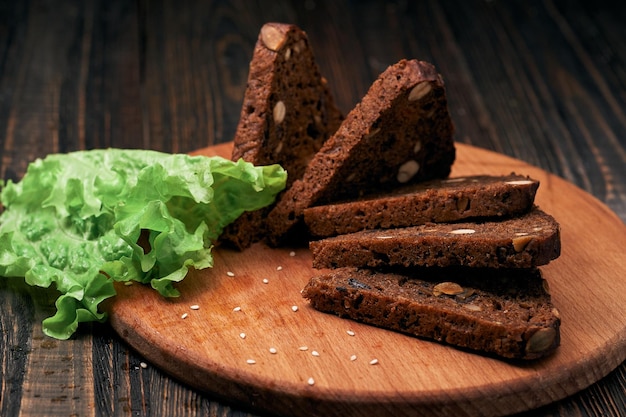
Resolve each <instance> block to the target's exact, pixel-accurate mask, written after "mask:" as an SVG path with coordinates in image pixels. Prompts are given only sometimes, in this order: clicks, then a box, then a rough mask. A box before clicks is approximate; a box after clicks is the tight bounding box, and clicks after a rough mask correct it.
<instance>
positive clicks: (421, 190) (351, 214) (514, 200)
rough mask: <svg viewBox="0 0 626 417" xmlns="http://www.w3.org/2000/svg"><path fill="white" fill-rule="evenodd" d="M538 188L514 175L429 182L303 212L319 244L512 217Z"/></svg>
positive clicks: (528, 204)
mask: <svg viewBox="0 0 626 417" xmlns="http://www.w3.org/2000/svg"><path fill="white" fill-rule="evenodd" d="M538 187H539V181H537V180H533V179H532V178H529V177H525V176H522V175H516V174H510V175H504V176H491V175H478V176H468V177H457V178H449V179H438V180H431V181H426V182H422V183H417V184H411V185H408V186H404V187H399V188H397V189H393V190H391V191H389V192H384V193H376V194H374V195H370V196H365V197H363V198H359V199H355V200H349V201H344V202H340V203H332V204H326V205H322V206H316V207H310V208H307V209H305V210H304V223H305V224H306V226H307V229H308V231H309V233H310V234H311V236H313V237H315V238H318V237H330V236H335V235H342V234H346V233H354V232H358V231H360V230H366V229H391V228H398V227H407V226H417V225H421V224H425V223H450V222H456V221H459V220H464V219H477V218H486V217H489V218H492V219H493V218H507V217H514V216H518V215H521V214H523V213H526V212H528V211H529V210H530V209H531V208H532V207H533V203H534V201H535V194H536V193H537V188H538Z"/></svg>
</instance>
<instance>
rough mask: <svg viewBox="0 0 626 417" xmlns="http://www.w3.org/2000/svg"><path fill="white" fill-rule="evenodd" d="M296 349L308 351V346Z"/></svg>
mask: <svg viewBox="0 0 626 417" xmlns="http://www.w3.org/2000/svg"><path fill="white" fill-rule="evenodd" d="M298 349H300V350H302V351H304V350H309V347H308V346H300V347H299V348H298Z"/></svg>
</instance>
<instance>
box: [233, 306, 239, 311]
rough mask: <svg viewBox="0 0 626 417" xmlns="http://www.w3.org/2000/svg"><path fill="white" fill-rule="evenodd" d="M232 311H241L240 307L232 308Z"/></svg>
mask: <svg viewBox="0 0 626 417" xmlns="http://www.w3.org/2000/svg"><path fill="white" fill-rule="evenodd" d="M233 311H241V307H239V306H237V307H235V308H233Z"/></svg>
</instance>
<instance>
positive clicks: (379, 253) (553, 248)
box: [309, 207, 561, 268]
mask: <svg viewBox="0 0 626 417" xmlns="http://www.w3.org/2000/svg"><path fill="white" fill-rule="evenodd" d="M309 247H310V249H311V253H312V256H313V267H314V268H337V267H343V266H351V267H370V268H377V267H387V266H404V267H411V266H423V267H428V266H435V267H449V266H464V267H471V268H481V267H482V268H531V267H536V266H540V265H545V264H547V263H549V262H550V261H551V260H553V259H556V258H557V257H558V256H559V255H560V252H561V239H560V228H559V224H558V223H557V222H556V220H555V219H554V218H553V217H552V216H550V215H549V214H547V213H545V212H543V211H541V210H540V209H539V208H536V207H535V208H533V209H532V210H531V211H530V212H529V213H527V214H524V215H522V216H519V217H514V218H511V219H506V220H502V221H485V222H461V223H439V224H435V223H429V224H425V225H421V226H414V227H406V228H398V229H389V230H382V229H375V230H364V231H361V232H356V233H350V234H346V235H340V236H335V237H330V238H326V239H321V240H317V241H311V242H310V244H309Z"/></svg>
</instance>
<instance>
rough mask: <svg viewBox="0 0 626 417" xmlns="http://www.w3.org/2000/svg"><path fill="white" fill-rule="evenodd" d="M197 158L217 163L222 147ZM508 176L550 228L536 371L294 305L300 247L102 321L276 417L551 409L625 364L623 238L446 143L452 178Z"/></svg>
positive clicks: (145, 292) (271, 252)
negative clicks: (551, 336) (551, 252)
mask: <svg viewBox="0 0 626 417" xmlns="http://www.w3.org/2000/svg"><path fill="white" fill-rule="evenodd" d="M202 153H204V154H214V153H219V154H222V155H226V156H227V155H228V154H229V148H228V145H227V144H226V145H220V146H218V147H216V148H212V149H207V150H203V151H202ZM511 171H515V172H517V173H522V174H527V175H531V176H532V177H535V178H537V179H539V180H540V181H541V186H540V188H539V192H538V194H537V199H536V202H537V204H538V205H539V206H540V207H541V208H542V209H544V210H545V211H547V212H549V213H551V214H553V215H554V216H555V218H556V219H557V221H559V222H560V223H561V226H562V242H563V253H562V256H561V257H560V258H559V259H558V260H556V261H554V262H552V263H550V264H549V265H547V266H545V267H543V268H542V269H543V271H544V275H545V277H546V279H547V280H548V282H549V283H550V287H551V292H552V297H553V301H554V303H555V305H556V307H557V308H558V309H559V310H560V312H561V316H562V320H563V323H562V327H561V335H562V346H561V347H560V348H559V349H558V351H557V352H556V354H555V355H553V356H551V357H549V358H547V359H545V360H541V361H537V362H531V363H526V364H519V363H515V362H507V361H502V360H498V359H494V358H488V357H484V356H480V355H477V354H472V353H468V352H463V351H459V350H456V349H453V348H451V347H446V346H443V345H440V344H437V343H433V342H427V341H422V340H418V339H415V338H411V337H407V336H403V335H400V334H397V333H393V332H389V331H385V330H381V329H376V328H373V327H369V326H365V325H361V324H358V323H354V322H350V321H347V320H343V319H339V318H337V317H334V316H330V315H326V314H322V313H320V312H317V311H315V310H313V309H311V308H310V307H308V306H307V304H306V302H305V301H304V300H303V299H302V298H301V296H300V293H299V291H300V290H301V289H302V287H303V286H304V285H305V284H306V282H307V281H308V279H309V278H310V277H311V276H312V275H313V274H315V271H314V270H313V269H312V268H311V258H310V253H309V251H308V249H306V248H295V249H294V248H277V249H272V248H268V247H266V246H264V245H262V244H257V245H254V246H253V247H252V248H250V249H248V250H246V251H243V252H236V251H230V250H227V249H225V248H217V249H216V250H215V252H214V255H215V267H214V268H212V269H209V270H203V271H196V272H194V273H191V274H190V276H189V277H188V278H187V279H185V281H184V282H183V283H182V284H181V285H180V287H179V288H180V290H181V293H182V295H181V297H180V298H178V299H174V300H171V299H163V298H161V297H159V296H158V295H157V294H156V293H154V292H153V291H152V290H151V289H149V288H147V287H145V286H139V285H134V286H130V287H127V286H120V287H119V288H118V289H119V295H118V297H116V298H115V299H114V300H113V301H112V303H111V304H110V307H109V308H110V312H111V323H112V325H113V327H114V328H115V329H116V331H117V332H118V333H119V334H120V336H121V337H122V338H123V339H125V340H127V341H128V343H130V344H131V345H132V346H134V347H135V348H136V349H137V350H138V351H139V352H141V353H142V354H143V355H145V357H146V358H147V359H148V360H149V361H150V362H151V363H152V364H154V365H155V366H157V367H159V368H161V369H163V370H165V371H166V372H168V373H170V374H172V375H173V376H175V377H176V378H178V379H180V380H182V381H184V382H186V383H188V384H190V385H192V386H194V387H196V388H199V389H201V390H204V391H208V392H211V393H214V394H218V395H220V396H223V397H225V398H226V399H228V400H230V401H244V402H245V403H246V404H249V405H251V406H253V407H256V408H258V409H260V410H267V411H270V412H275V413H279V414H284V415H307V414H308V413H309V411H310V409H311V408H312V407H314V409H315V410H316V411H317V412H319V413H322V414H324V415H342V416H346V415H372V416H375V415H379V413H381V412H383V411H385V412H393V413H394V415H449V414H450V413H452V414H459V415H460V414H463V415H470V416H472V415H503V414H507V413H511V412H519V411H525V410H529V409H533V408H536V407H539V406H541V405H544V404H547V403H550V402H553V401H556V400H559V399H561V398H564V397H566V396H568V395H571V394H574V393H576V392H578V391H579V390H581V389H583V388H585V387H587V386H588V385H590V384H592V383H594V382H595V381H597V380H599V379H600V378H602V377H603V376H605V375H606V374H607V373H609V372H611V371H612V370H613V369H615V368H616V367H617V366H618V365H619V364H620V363H621V362H622V361H623V360H624V359H626V357H625V356H626V324H625V323H624V322H623V320H622V318H621V315H620V312H621V309H622V306H623V304H624V302H625V301H626V295H625V294H626V281H624V280H621V279H620V277H621V276H622V275H623V273H624V267H625V266H626V254H624V253H623V251H622V250H621V248H622V247H624V245H626V233H625V232H626V230H625V227H624V225H623V223H622V222H621V220H620V219H619V218H618V217H617V216H615V215H614V214H613V213H612V212H611V211H610V210H609V209H608V208H607V207H606V206H604V205H603V204H602V203H600V202H599V201H598V200H596V199H595V198H593V197H592V196H590V195H589V194H587V193H585V192H583V191H582V190H580V189H579V188H577V187H575V186H573V185H571V184H569V183H567V182H565V181H563V180H562V179H559V178H558V177H555V176H553V175H551V174H548V173H546V172H545V171H542V170H540V169H538V168H535V167H532V166H530V165H527V164H525V163H524V162H521V161H519V160H514V159H511V158H508V157H505V156H502V155H500V154H496V153H493V152H488V151H485V150H481V149H478V148H474V147H471V146H467V145H458V160H457V162H456V163H455V165H454V168H453V175H455V176H462V175H470V174H481V173H483V174H484V173H486V174H506V173H509V172H511ZM292 251H293V253H290V252H292ZM263 279H267V282H266V283H264V281H263ZM193 305H197V306H199V309H194V308H192V307H191V306H193ZM293 306H297V307H298V308H297V310H295V311H294V309H292V307H293ZM237 307H240V308H241V309H240V310H239V309H238V308H237ZM597 317H602V320H598V319H597ZM348 330H352V331H354V332H355V333H356V335H355V336H350V335H349V334H347V331H348ZM302 346H306V347H308V350H306V351H303V350H300V347H302ZM272 347H273V348H276V349H277V353H276V354H273V353H271V352H270V350H269V349H270V348H272ZM313 351H316V352H318V353H319V356H317V355H312V352H313ZM351 355H357V360H356V361H351V360H350V356H351ZM373 359H377V360H378V364H377V365H370V364H369V362H370V361H371V360H373ZM250 360H251V361H253V362H252V363H251V362H249V361H250ZM407 370H411V371H408V372H407ZM309 378H313V380H314V381H315V383H314V384H313V385H311V384H309V383H308V382H307V381H308V380H309ZM373 381H376V382H375V383H374V382H373Z"/></svg>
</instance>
